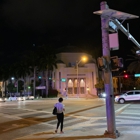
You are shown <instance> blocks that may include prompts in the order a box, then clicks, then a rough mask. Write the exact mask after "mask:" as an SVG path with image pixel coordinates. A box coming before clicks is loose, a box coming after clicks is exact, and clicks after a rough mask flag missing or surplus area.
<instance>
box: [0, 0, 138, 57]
mask: <svg viewBox="0 0 140 140" xmlns="http://www.w3.org/2000/svg"><path fill="white" fill-rule="evenodd" d="M100 2H101V0H1V1H0V52H4V53H5V57H6V56H7V54H9V53H14V52H22V51H25V50H27V49H30V48H32V47H33V44H35V46H38V45H42V44H49V45H52V46H55V47H56V48H58V47H64V46H67V45H72V46H77V47H79V48H80V47H83V48H88V49H89V50H90V49H96V48H97V47H101V23H100V16H98V15H94V14H93V12H94V11H97V10H100ZM138 2H139V1H138V0H108V1H107V3H108V5H109V7H110V8H111V9H115V10H119V11H123V12H127V13H130V14H134V15H138V16H140V8H139V3H138ZM127 23H129V27H130V33H131V34H132V35H133V37H134V38H135V39H136V40H137V41H138V42H139V43H140V39H139V35H140V19H132V20H128V21H125V22H124V23H123V25H124V26H125V27H126V24H127ZM119 43H120V49H119V50H118V51H113V52H111V55H118V56H119V57H124V58H125V57H126V55H127V54H130V49H132V47H133V46H135V45H134V44H133V43H132V42H131V41H129V40H128V39H127V37H126V36H125V35H124V34H123V33H122V32H121V31H119ZM35 46H34V47H35Z"/></svg>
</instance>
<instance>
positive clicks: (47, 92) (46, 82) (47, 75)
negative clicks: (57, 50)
mask: <svg viewBox="0 0 140 140" xmlns="http://www.w3.org/2000/svg"><path fill="white" fill-rule="evenodd" d="M46 97H48V70H46Z"/></svg>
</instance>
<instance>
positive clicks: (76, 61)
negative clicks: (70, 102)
mask: <svg viewBox="0 0 140 140" xmlns="http://www.w3.org/2000/svg"><path fill="white" fill-rule="evenodd" d="M76 67H77V98H79V93H78V61H76Z"/></svg>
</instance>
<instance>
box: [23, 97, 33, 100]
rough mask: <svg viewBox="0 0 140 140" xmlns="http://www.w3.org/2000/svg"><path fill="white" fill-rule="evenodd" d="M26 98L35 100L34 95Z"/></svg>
mask: <svg viewBox="0 0 140 140" xmlns="http://www.w3.org/2000/svg"><path fill="white" fill-rule="evenodd" d="M25 99H26V100H34V96H27V97H25Z"/></svg>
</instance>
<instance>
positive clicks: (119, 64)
mask: <svg viewBox="0 0 140 140" xmlns="http://www.w3.org/2000/svg"><path fill="white" fill-rule="evenodd" d="M110 59H111V68H112V71H118V70H119V69H120V68H123V59H122V58H118V56H113V57H111V58H110Z"/></svg>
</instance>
